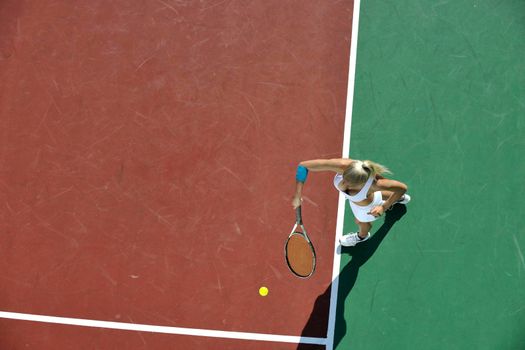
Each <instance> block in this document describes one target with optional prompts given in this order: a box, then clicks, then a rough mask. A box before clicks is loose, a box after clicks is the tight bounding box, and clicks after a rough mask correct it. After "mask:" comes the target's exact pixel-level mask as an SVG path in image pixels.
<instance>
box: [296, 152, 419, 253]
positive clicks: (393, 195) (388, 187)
mask: <svg viewBox="0 0 525 350" xmlns="http://www.w3.org/2000/svg"><path fill="white" fill-rule="evenodd" d="M309 171H333V172H335V173H336V175H335V178H334V186H335V188H337V190H338V191H340V192H342V193H343V194H344V196H345V197H346V198H347V199H348V202H349V203H350V208H352V212H353V214H354V216H355V222H356V224H357V225H358V226H359V231H358V232H351V233H349V234H347V235H345V236H343V237H342V238H341V239H340V242H341V245H343V246H345V247H351V246H355V245H356V244H357V243H360V242H364V241H366V240H367V239H369V238H370V229H371V228H372V222H373V221H375V220H377V219H378V218H379V217H380V216H382V215H383V214H384V213H385V211H386V210H388V209H390V208H391V207H392V206H393V205H394V204H395V203H401V204H406V203H408V202H409V201H410V196H409V195H408V194H406V191H407V185H405V184H404V183H402V182H399V181H396V180H390V179H387V178H385V177H383V174H391V172H390V171H389V170H388V169H387V168H386V167H385V166H383V165H381V164H378V163H374V162H372V161H370V160H364V161H361V160H355V159H346V158H340V159H316V160H307V161H304V162H301V163H299V166H298V167H297V173H296V186H295V196H294V198H293V201H292V205H293V207H294V209H295V208H297V207H299V206H300V205H301V201H302V198H301V197H302V192H303V187H304V183H305V182H306V178H307V177H308V172H309Z"/></svg>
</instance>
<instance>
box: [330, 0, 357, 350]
mask: <svg viewBox="0 0 525 350" xmlns="http://www.w3.org/2000/svg"><path fill="white" fill-rule="evenodd" d="M360 9H361V0H354V12H353V14H352V39H351V40H350V63H349V66H348V88H347V92H346V113H345V127H344V136H343V151H342V157H343V158H349V156H350V135H351V130H352V108H353V104H354V85H355V67H356V62H357V33H358V31H359V11H360ZM344 217H345V197H344V196H343V195H342V194H341V193H340V194H339V205H338V208H337V226H336V234H335V244H334V266H333V269H332V289H331V291H330V292H331V295H330V311H329V314H328V331H327V334H328V338H327V342H326V350H333V347H334V337H335V320H336V317H335V316H336V312H337V292H338V290H339V278H338V277H339V271H340V268H341V255H340V246H339V237H341V236H342V235H343V225H344Z"/></svg>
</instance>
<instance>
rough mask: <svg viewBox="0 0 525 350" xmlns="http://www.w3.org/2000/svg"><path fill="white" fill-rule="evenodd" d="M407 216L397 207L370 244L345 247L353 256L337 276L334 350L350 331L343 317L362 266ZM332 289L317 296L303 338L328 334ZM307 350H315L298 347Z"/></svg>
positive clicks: (404, 210)
mask: <svg viewBox="0 0 525 350" xmlns="http://www.w3.org/2000/svg"><path fill="white" fill-rule="evenodd" d="M406 213H407V209H406V206H405V205H402V204H397V205H395V206H394V207H393V208H392V210H390V211H388V212H387V213H386V214H385V221H384V223H383V225H381V227H379V229H378V230H377V231H376V233H375V234H374V235H373V236H372V237H371V238H370V239H369V240H368V241H366V242H363V243H360V244H358V245H357V246H355V247H342V250H341V254H349V255H350V256H351V257H352V260H351V261H350V262H349V263H348V264H347V265H346V266H344V268H343V269H342V270H341V273H340V274H339V276H338V277H337V278H338V279H339V292H338V296H337V309H336V310H337V313H336V328H335V337H334V349H335V348H337V346H338V345H339V343H340V342H341V339H342V338H343V336H344V335H345V334H346V331H347V325H346V320H345V318H344V306H345V302H346V300H347V298H348V296H349V295H350V292H351V291H352V289H353V288H354V285H355V283H356V281H357V277H358V275H359V269H360V267H361V266H363V265H364V264H365V263H366V262H367V261H368V260H370V258H371V257H372V255H374V253H375V252H376V251H377V249H378V248H379V245H380V244H381V242H383V240H384V239H385V237H386V235H387V234H388V233H389V232H390V230H391V229H392V227H393V226H394V224H395V223H396V222H397V221H399V220H400V219H401V218H402V217H403V216H404V215H405V214H406ZM331 287H332V285H331V284H330V286H329V287H328V288H327V289H326V291H325V292H324V293H323V294H321V295H320V296H319V297H317V299H316V301H315V304H314V307H313V309H312V313H311V315H310V318H309V320H308V322H307V323H306V325H305V327H304V329H303V332H302V336H303V337H308V336H311V335H312V334H320V333H322V332H326V320H325V318H324V317H322V316H321V315H326V310H327V308H328V307H329V304H330V293H331ZM308 349H312V347H311V345H306V344H299V345H298V347H297V350H308Z"/></svg>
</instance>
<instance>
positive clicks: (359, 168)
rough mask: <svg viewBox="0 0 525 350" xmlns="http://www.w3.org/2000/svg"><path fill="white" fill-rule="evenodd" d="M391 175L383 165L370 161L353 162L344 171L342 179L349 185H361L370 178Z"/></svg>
mask: <svg viewBox="0 0 525 350" xmlns="http://www.w3.org/2000/svg"><path fill="white" fill-rule="evenodd" d="M391 173H392V172H391V171H390V170H388V168H387V167H385V166H384V165H381V164H379V163H375V162H372V161H371V160H365V161H360V160H354V161H352V162H351V163H350V165H349V166H348V168H346V170H345V171H344V173H343V178H344V179H345V181H347V182H349V183H351V184H356V185H362V184H364V183H365V182H366V181H367V180H368V178H369V177H370V176H376V175H383V174H391Z"/></svg>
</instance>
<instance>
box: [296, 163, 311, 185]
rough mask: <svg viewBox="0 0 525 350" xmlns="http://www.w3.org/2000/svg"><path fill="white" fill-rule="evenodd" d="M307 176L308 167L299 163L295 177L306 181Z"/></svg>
mask: <svg viewBox="0 0 525 350" xmlns="http://www.w3.org/2000/svg"><path fill="white" fill-rule="evenodd" d="M307 177H308V169H306V168H305V167H304V166H302V165H299V166H298V167H297V172H296V173H295V179H296V180H297V181H299V182H305V181H306V178H307Z"/></svg>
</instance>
